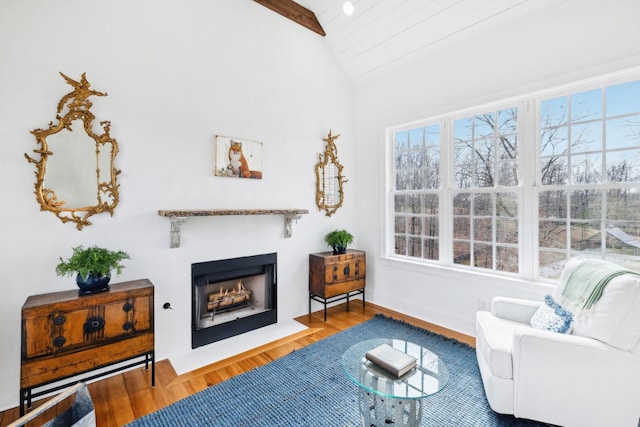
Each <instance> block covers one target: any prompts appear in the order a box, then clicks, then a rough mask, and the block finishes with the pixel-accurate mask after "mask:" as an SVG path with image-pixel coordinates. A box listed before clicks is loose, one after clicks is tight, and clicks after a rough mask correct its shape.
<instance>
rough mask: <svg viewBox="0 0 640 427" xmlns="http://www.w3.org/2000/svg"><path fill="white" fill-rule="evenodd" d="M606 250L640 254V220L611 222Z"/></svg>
mask: <svg viewBox="0 0 640 427" xmlns="http://www.w3.org/2000/svg"><path fill="white" fill-rule="evenodd" d="M606 229H607V245H606V252H607V253H609V254H615V255H623V256H640V222H629V223H609V224H608V226H607V228H606Z"/></svg>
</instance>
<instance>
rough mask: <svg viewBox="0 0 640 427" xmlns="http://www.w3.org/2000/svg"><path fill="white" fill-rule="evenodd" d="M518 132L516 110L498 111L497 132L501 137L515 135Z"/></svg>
mask: <svg viewBox="0 0 640 427" xmlns="http://www.w3.org/2000/svg"><path fill="white" fill-rule="evenodd" d="M517 130H518V109H517V108H508V109H505V110H500V111H498V132H500V133H501V134H503V135H508V134H512V133H516V132H517Z"/></svg>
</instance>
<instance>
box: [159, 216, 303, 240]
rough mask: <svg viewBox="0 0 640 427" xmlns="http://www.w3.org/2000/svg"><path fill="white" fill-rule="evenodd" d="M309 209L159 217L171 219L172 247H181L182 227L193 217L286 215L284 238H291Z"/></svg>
mask: <svg viewBox="0 0 640 427" xmlns="http://www.w3.org/2000/svg"><path fill="white" fill-rule="evenodd" d="M308 213H309V211H308V210H307V209H180V210H159V211H158V215H160V216H165V217H169V218H171V247H172V248H179V247H180V226H181V225H182V223H183V222H185V221H186V220H187V218H188V217H192V216H226V215H284V237H287V238H288V237H291V236H292V231H291V226H292V224H293V221H294V220H296V221H297V220H299V219H300V218H301V216H300V215H303V214H308Z"/></svg>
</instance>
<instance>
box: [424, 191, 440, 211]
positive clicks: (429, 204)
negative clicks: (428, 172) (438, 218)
mask: <svg viewBox="0 0 640 427" xmlns="http://www.w3.org/2000/svg"><path fill="white" fill-rule="evenodd" d="M423 200H424V208H423V209H424V210H423V211H424V212H425V213H427V214H430V215H435V214H438V212H439V211H440V199H439V197H438V195H437V194H425V195H424V198H423Z"/></svg>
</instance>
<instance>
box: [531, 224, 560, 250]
mask: <svg viewBox="0 0 640 427" xmlns="http://www.w3.org/2000/svg"><path fill="white" fill-rule="evenodd" d="M538 246H539V247H540V248H558V249H564V248H566V247H567V223H566V221H540V223H539V224H538Z"/></svg>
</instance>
